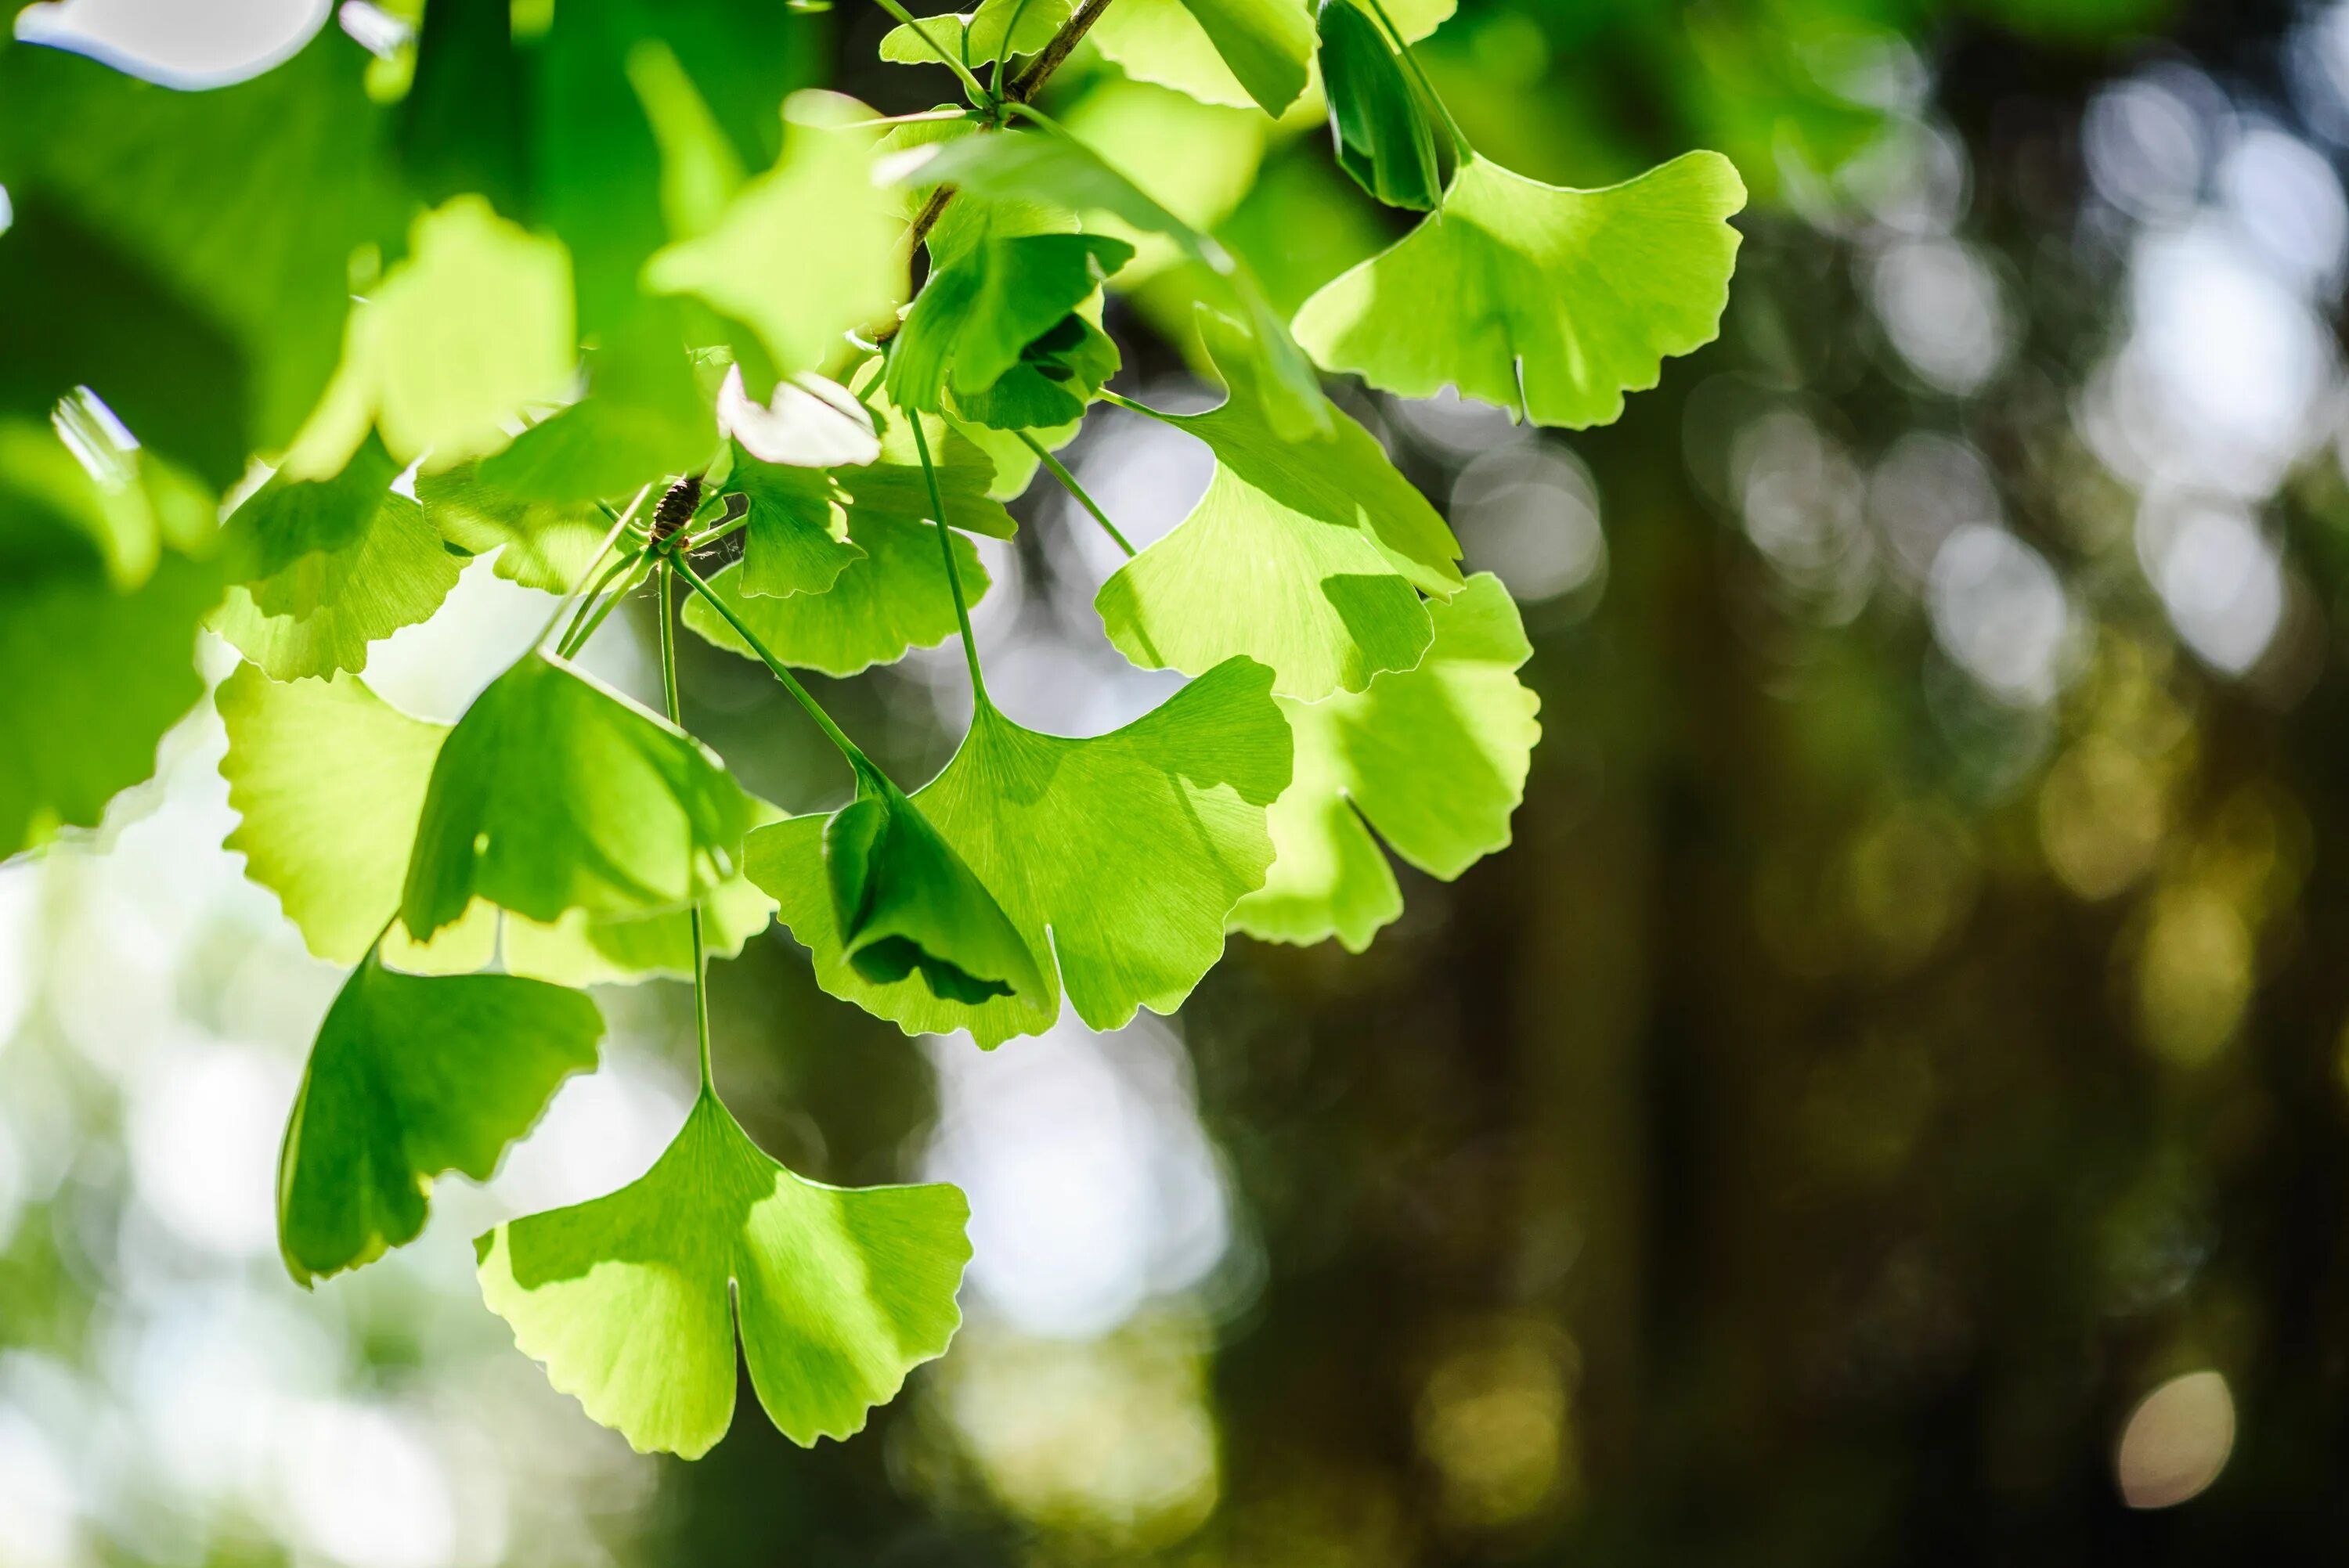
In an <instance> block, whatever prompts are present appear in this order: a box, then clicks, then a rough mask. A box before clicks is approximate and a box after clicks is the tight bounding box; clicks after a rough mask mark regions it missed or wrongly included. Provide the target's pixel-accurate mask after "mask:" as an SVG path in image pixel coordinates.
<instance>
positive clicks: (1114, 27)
mask: <svg viewBox="0 0 2349 1568" xmlns="http://www.w3.org/2000/svg"><path fill="white" fill-rule="evenodd" d="M1453 4H1454V0H1389V3H1388V5H1387V7H1386V9H1387V15H1390V16H1392V18H1393V19H1394V24H1395V26H1398V27H1400V28H1402V35H1403V36H1404V37H1405V38H1407V39H1411V40H1413V41H1416V40H1418V39H1421V38H1424V37H1425V36H1428V35H1429V34H1430V33H1433V31H1435V29H1436V26H1438V24H1440V23H1442V22H1443V21H1444V18H1445V17H1447V16H1449V15H1452V11H1453ZM1290 10H1294V11H1296V12H1297V14H1298V15H1299V16H1302V17H1304V18H1305V19H1304V21H1303V23H1302V24H1301V27H1302V30H1301V32H1300V30H1299V29H1300V24H1299V23H1298V22H1296V21H1294V20H1292V19H1291V18H1290V16H1289V15H1288V11H1290ZM1088 36H1089V37H1090V38H1091V40H1092V42H1093V44H1094V45H1095V46H1097V47H1099V48H1100V50H1101V52H1102V54H1104V55H1106V56H1108V57H1110V58H1111V59H1112V60H1114V61H1116V62H1117V64H1118V66H1119V67H1120V68H1121V69H1123V71H1124V72H1125V74H1126V75H1128V76H1130V77H1133V78H1134V79H1136V80H1137V81H1144V82H1153V83H1155V84H1156V85H1158V86H1160V87H1165V88H1174V90H1175V91H1177V92H1181V93H1187V94H1189V95H1190V96H1191V97H1193V98H1197V99H1198V100H1200V101H1201V102H1202V103H1211V104H1224V105H1227V106H1229V107H1231V108H1243V107H1245V106H1247V105H1248V104H1251V103H1253V104H1256V105H1257V106H1259V107H1261V108H1263V109H1264V110H1265V112H1266V113H1268V114H1278V113H1279V112H1280V111H1281V110H1282V109H1283V108H1287V107H1288V104H1289V103H1290V102H1291V101H1293V100H1294V99H1295V98H1296V97H1297V95H1298V92H1299V90H1300V89H1301V88H1303V87H1304V85H1305V82H1306V79H1307V77H1308V75H1309V65H1310V63H1311V60H1312V55H1313V26H1312V19H1311V17H1310V15H1308V14H1307V12H1306V8H1305V6H1304V5H1301V4H1300V5H1296V6H1285V5H1282V4H1281V0H1118V3H1117V4H1116V5H1113V6H1112V7H1111V8H1110V9H1109V10H1107V11H1104V12H1103V13H1102V18H1101V20H1100V21H1099V22H1096V23H1095V24H1093V29H1092V33H1091V34H1089V35H1088ZM1292 82H1293V83H1294V84H1295V85H1294V86H1291V85H1290V84H1291V83H1292Z"/></svg>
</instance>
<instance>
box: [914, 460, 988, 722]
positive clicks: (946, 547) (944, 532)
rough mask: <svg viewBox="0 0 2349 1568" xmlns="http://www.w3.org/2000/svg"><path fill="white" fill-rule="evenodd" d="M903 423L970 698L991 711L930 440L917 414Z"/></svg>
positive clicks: (952, 534)
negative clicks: (940, 560) (949, 597)
mask: <svg viewBox="0 0 2349 1568" xmlns="http://www.w3.org/2000/svg"><path fill="white" fill-rule="evenodd" d="M905 422H906V424H908V425H910V426H911V427H912V428H913V431H914V451H915V453H916V455H917V456H919V457H920V459H922V482H923V483H924V484H926V485H927V486H928V487H929V491H930V511H931V513H932V516H931V518H930V521H931V522H932V523H933V524H935V525H936V528H937V531H938V548H939V549H940V550H942V551H944V552H946V558H947V590H948V591H949V592H951V593H953V594H954V607H955V621H956V622H957V624H959V625H960V626H961V627H962V657H963V663H965V664H967V665H969V666H970V695H971V698H972V700H973V701H975V702H977V703H978V705H979V706H980V707H994V706H995V705H994V704H993V703H990V702H988V699H987V677H986V676H983V675H981V674H980V673H979V669H978V638H977V637H974V636H973V635H971V631H970V606H969V605H968V604H967V603H964V601H963V596H962V572H961V569H960V568H958V567H957V566H956V565H955V556H954V533H953V531H951V530H949V529H948V528H947V503H946V500H945V498H944V497H943V496H941V495H940V494H939V493H938V473H937V469H935V468H933V467H932V466H931V464H930V440H929V438H928V437H927V436H925V435H924V434H923V433H922V417H921V416H920V415H919V414H913V415H909V416H908V417H907V418H906V420H905Z"/></svg>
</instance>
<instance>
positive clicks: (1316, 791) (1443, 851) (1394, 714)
mask: <svg viewBox="0 0 2349 1568" xmlns="http://www.w3.org/2000/svg"><path fill="white" fill-rule="evenodd" d="M1431 609H1432V612H1433V616H1434V621H1435V640H1434V641H1433V643H1432V644H1431V645H1429V647H1428V650H1427V656H1426V657H1425V658H1424V659H1423V660H1421V661H1420V663H1419V665H1418V667H1417V668H1415V669H1410V670H1398V671H1391V672H1389V673H1387V674H1385V675H1381V676H1379V677H1378V678H1377V679H1375V680H1373V681H1371V684H1370V686H1369V687H1368V688H1367V689H1366V690H1363V691H1361V692H1358V693H1356V692H1340V693H1339V694H1337V695H1336V696H1330V697H1328V698H1325V699H1324V700H1322V701H1320V702H1298V701H1295V700H1294V699H1291V698H1287V697H1284V698H1282V699H1281V704H1280V707H1281V711H1282V712H1283V713H1284V714H1286V715H1288V725H1289V728H1290V730H1291V731H1292V732H1294V734H1295V735H1296V738H1297V776H1296V778H1295V779H1294V780H1293V781H1291V783H1290V784H1289V786H1288V789H1287V790H1286V791H1284V792H1283V793H1282V795H1281V797H1280V799H1278V801H1276V802H1274V804H1273V808H1272V811H1271V814H1270V815H1269V816H1268V818H1267V819H1266V820H1267V821H1268V823H1269V825H1270V827H1271V829H1272V841H1273V847H1274V848H1275V850H1276V851H1278V858H1277V859H1276V860H1275V861H1273V864H1272V871H1271V873H1270V874H1269V875H1268V876H1267V877H1266V878H1265V883H1264V886H1263V887H1262V888H1260V889H1258V890H1257V892H1252V893H1250V894H1248V895H1247V897H1246V898H1244V899H1242V900H1240V902H1239V906H1238V907H1237V909H1235V910H1233V912H1232V920H1231V925H1232V929H1233V930H1235V931H1245V932H1247V934H1250V935H1252V936H1257V937H1262V938H1264V939H1266V940H1268V941H1273V942H1296V943H1312V942H1319V941H1321V940H1323V939H1324V938H1326V937H1330V936H1333V935H1334V936H1335V937H1337V938H1338V940H1339V941H1340V943H1342V944H1345V946H1346V949H1347V950H1348V951H1349V952H1352V953H1360V952H1361V951H1362V950H1363V949H1364V948H1365V947H1368V946H1369V945H1370V943H1371V937H1372V936H1373V935H1375V934H1377V933H1378V930H1379V928H1380V927H1381V926H1382V925H1385V924H1386V923H1388V922H1390V921H1392V920H1393V919H1394V918H1395V916H1397V915H1398V914H1401V913H1402V892H1401V891H1400V890H1399V889H1398V888H1397V887H1396V885H1395V879H1394V872H1392V870H1391V869H1389V867H1388V865H1387V861H1386V856H1385V854H1384V853H1382V852H1381V850H1380V848H1379V844H1380V841H1384V842H1385V843H1386V845H1387V846H1388V848H1390V849H1392V850H1393V851H1394V852H1395V853H1397V854H1399V855H1401V856H1402V858H1403V859H1404V860H1406V861H1410V862H1411V863H1412V864H1413V865H1414V866H1417V867H1418V868H1419V869H1420V870H1422V871H1423V872H1427V873H1428V874H1429V875H1431V876H1437V877H1442V878H1444V880H1445V881H1447V882H1448V881H1450V880H1451V879H1452V878H1454V877H1456V876H1458V875H1459V874H1460V873H1461V872H1464V871H1465V870H1467V869H1468V867H1469V866H1471V865H1473V864H1475V861H1477V860H1478V859H1479V858H1481V857H1483V856H1485V855H1487V854H1490V853H1492V852H1493V851H1495V850H1498V849H1501V848H1503V847H1505V846H1506V844H1507V843H1508V841H1509V817H1510V814H1511V813H1512V812H1514V811H1515V810H1516V808H1517V803H1518V801H1519V800H1521V799H1524V796H1525V787H1526V766H1527V764H1528V763H1529V762H1530V761H1531V759H1532V756H1533V748H1534V743H1535V742H1536V741H1537V740H1539V739H1540V738H1541V725H1540V724H1539V723H1538V722H1537V720H1536V719H1535V717H1534V715H1535V714H1536V713H1537V711H1539V709H1540V707H1541V701H1540V699H1539V698H1538V697H1537V696H1534V694H1533V693H1532V692H1530V691H1527V690H1526V688H1525V686H1523V685H1522V684H1521V683H1520V682H1519V681H1518V680H1517V677H1516V669H1517V666H1519V665H1522V664H1524V663H1525V662H1526V659H1527V658H1528V657H1530V656H1531V655H1532V652H1533V649H1532V647H1531V646H1530V645H1528V644H1527V643H1526V634H1525V630H1524V628H1523V626H1522V625H1521V624H1519V622H1518V619H1517V607H1516V604H1515V603H1513V602H1512V601H1511V600H1510V598H1509V593H1508V590H1507V589H1506V588H1504V587H1502V586H1501V582H1500V579H1498V578H1496V577H1495V576H1493V575H1492V574H1491V573H1478V574H1477V575H1475V576H1474V577H1471V578H1470V579H1469V580H1468V585H1467V587H1466V588H1464V590H1462V591H1461V592H1460V593H1456V594H1454V596H1453V597H1452V598H1451V599H1450V600H1449V601H1448V602H1445V603H1437V604H1435V605H1433V606H1432V607H1431ZM1373 833H1375V834H1376V837H1375V838H1374V837H1373V836H1372V835H1373Z"/></svg>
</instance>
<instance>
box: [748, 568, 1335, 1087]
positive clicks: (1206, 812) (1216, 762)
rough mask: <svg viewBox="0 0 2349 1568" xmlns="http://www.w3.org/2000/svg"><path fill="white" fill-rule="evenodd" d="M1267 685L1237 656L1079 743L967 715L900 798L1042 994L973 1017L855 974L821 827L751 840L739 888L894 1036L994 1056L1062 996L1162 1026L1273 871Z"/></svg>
mask: <svg viewBox="0 0 2349 1568" xmlns="http://www.w3.org/2000/svg"><path fill="white" fill-rule="evenodd" d="M788 602H789V601H786V603H788ZM1270 686H1271V675H1270V672H1269V671H1268V670H1266V669H1265V668H1264V667H1263V666H1262V665H1255V664H1251V663H1249V662H1248V661H1247V660H1245V659H1235V660H1233V661H1231V662H1230V663H1229V664H1226V665H1221V666H1219V667H1217V668H1216V669H1215V670H1214V671H1212V672H1210V673H1209V674H1207V675H1206V676H1203V677H1201V678H1200V679H1198V680H1196V681H1194V682H1192V683H1191V684H1190V685H1189V686H1185V688H1184V689H1183V690H1182V691H1180V692H1178V693H1176V694H1175V695H1174V697H1173V698H1171V699H1170V700H1168V701H1167V702H1166V703H1165V704H1164V706H1162V707H1159V708H1158V709H1157V710H1156V711H1154V712H1153V713H1150V714H1148V715H1146V716H1144V717H1142V718H1139V719H1137V720H1135V721H1134V722H1133V723H1132V724H1129V725H1127V726H1126V727H1124V728H1123V729H1120V730H1117V731H1114V732H1113V733H1112V734H1109V735H1104V736H1101V737H1098V738H1093V739H1090V740H1069V739H1063V738H1061V737H1059V736H1051V735H1040V734H1038V733H1036V732H1035V731H1034V730H1030V729H1024V728H1022V727H1019V725H1016V724H1014V723H1012V722H1011V721H1010V720H1009V719H1008V718H1005V717H1003V716H1002V715H1001V714H999V713H998V712H997V711H995V709H994V707H992V706H991V705H989V704H987V703H984V702H982V703H980V704H979V705H978V710H977V714H976V717H974V718H973V720H972V723H971V730H970V734H969V735H968V737H967V738H965V739H964V741H963V744H962V748H961V749H960V750H958V751H957V752H956V753H955V756H954V758H953V760H952V761H950V762H948V763H947V766H946V768H945V769H944V770H943V771H942V772H940V773H939V775H938V776H937V777H936V779H932V780H931V781H930V782H929V784H927V785H926V786H925V787H924V788H923V789H920V790H917V791H916V793H915V796H914V799H915V800H916V803H917V804H919V805H920V807H921V808H922V810H923V811H924V812H925V813H926V815H927V817H928V819H929V820H930V821H931V822H932V823H933V824H935V825H936V829H937V830H938V832H939V834H940V835H941V836H942V837H943V838H944V839H945V840H946V841H947V843H948V844H950V845H952V846H953V847H954V849H955V850H956V851H957V853H959V854H960V855H961V856H962V859H963V861H964V863H966V864H967V865H968V866H969V867H970V869H971V870H972V871H973V872H976V873H977V874H978V879H979V881H980V882H982V883H983V884H985V886H986V887H987V889H988V891H989V892H992V893H993V894H994V896H995V899H996V901H997V902H998V903H999V904H1001V905H1002V907H1003V910H1004V913H1007V914H1009V916H1010V917H1011V922H1012V924H1013V925H1014V926H1015V927H1016V928H1017V929H1018V930H1019V934H1020V936H1021V937H1022V938H1023V939H1024V940H1025V941H1026V943H1027V944H1028V947H1029V950H1030V952H1032V953H1033V954H1036V955H1037V956H1038V957H1039V958H1040V959H1041V958H1044V957H1045V956H1046V955H1050V958H1051V959H1052V960H1053V961H1054V962H1053V965H1050V966H1048V967H1047V971H1046V974H1045V980H1046V982H1047V988H1046V989H1045V991H1044V992H1043V994H1042V995H1041V996H1040V997H1036V996H1030V995H1012V996H999V997H996V998H993V999H991V1000H988V1001H987V1002H984V1003H981V1004H978V1005H976V1006H973V1005H971V1004H968V1003H965V1002H959V1001H954V1000H950V999H948V998H946V997H942V996H939V995H936V993H935V992H933V991H932V990H931V988H930V987H929V986H927V985H924V984H923V983H922V982H921V981H920V980H919V979H917V978H910V977H909V978H906V979H903V980H899V981H896V982H895V983H890V984H876V983H874V981H873V980H872V979H871V978H869V977H868V976H866V975H862V974H860V973H858V972H857V970H856V968H855V967H854V965H852V964H851V963H850V962H849V960H848V958H847V955H846V953H845V950H844V945H843V940H842V934H841V927H840V923H839V917H838V914H837V912H836V910H835V908H834V904H833V896H832V892H831V887H830V882H829V881H828V878H827V875H826V872H825V865H824V853H823V836H824V832H825V823H826V820H827V819H824V818H822V817H813V816H810V817H795V818H792V820H789V821H784V822H779V823H776V824H775V825H774V826H772V827H769V828H761V830H758V831H757V832H756V833H753V834H752V835H751V836H750V841H749V849H748V854H749V857H750V860H749V869H750V876H751V880H752V881H754V882H757V883H758V884H759V885H760V886H761V887H762V888H764V889H766V890H767V892H769V893H771V894H772V895H773V896H774V898H775V900H776V902H777V903H778V904H779V905H780V906H781V917H782V920H783V922H784V923H785V924H787V925H789V926H790V927H791V929H792V935H793V936H795V937H797V938H798V939H799V940H800V942H801V943H802V944H805V945H806V946H807V948H808V949H809V950H810V951H811V952H812V954H814V956H815V973H816V980H817V983H818V984H819V985H823V988H824V989H825V990H827V991H829V992H831V993H832V994H833V995H835V996H842V997H845V998H847V999H848V1000H850V1001H852V1002H854V1003H856V1004H857V1005H858V1006H862V1007H863V1008H864V1009H865V1010H866V1011H867V1012H870V1013H873V1014H875V1015H877V1016H881V1017H884V1018H889V1019H892V1020H894V1021H895V1022H896V1023H897V1024H898V1025H899V1026H901V1027H903V1028H904V1029H905V1032H906V1033H908V1034H930V1033H937V1034H943V1033H947V1032H949V1031H951V1030H954V1029H968V1030H969V1031H970V1033H971V1037H972V1038H974V1039H975V1040H977V1041H978V1043H979V1044H980V1045H981V1046H989V1047H991V1046H995V1045H999V1044H1000V1043H1001V1042H1002V1041H1004V1040H1007V1039H1009V1038H1011V1037H1013V1036H1015V1035H1029V1034H1035V1033H1038V1032H1040V1031H1041V1030H1043V1029H1046V1028H1049V1027H1050V1026H1051V1023H1052V1021H1053V1019H1054V1018H1056V1017H1058V1016H1060V1010H1061V991H1062V990H1063V989H1065V990H1066V992H1067V994H1068V997H1069V1001H1070V1002H1071V1005H1072V1006H1075V1008H1076V1010H1077V1015H1078V1016H1080V1017H1081V1018H1082V1019H1083V1020H1084V1021H1085V1022H1086V1023H1087V1024H1088V1025H1090V1026H1092V1027H1093V1028H1096V1029H1113V1028H1117V1027H1119V1026H1122V1025H1123V1024H1125V1023H1126V1022H1128V1021H1129V1020H1130V1019H1132V1018H1133V1014H1134V1011H1135V1009H1136V1008H1139V1007H1148V1008H1150V1009H1151V1010H1152V1011H1153V1012H1157V1013H1171V1012H1173V1011H1174V1009H1175V1008H1176V1007H1178V1006H1181V1005H1182V1001H1183V998H1184V997H1185V996H1186V995H1189V994H1190V991H1191V988H1192V987H1193V986H1194V985H1197V984H1198V982H1199V977H1200V976H1201V975H1204V974H1206V972H1207V970H1208V968H1209V967H1210V966H1212V965H1214V963H1215V962H1216V958H1217V957H1218V956H1219V955H1221V954H1222V952H1223V948H1224V922H1225V920H1226V917H1227V916H1228V915H1229V914H1230V913H1231V909H1232V906H1233V905H1234V904H1235V903H1237V902H1238V901H1239V899H1240V897H1241V895H1242V894H1244V893H1247V892H1250V891H1252V890H1254V889H1255V888H1257V887H1258V886H1260V885H1261V884H1262V882H1263V881H1264V873H1265V868H1266V866H1268V864H1269V863H1270V862H1271V859H1272V841H1271V839H1270V837H1269V835H1268V833H1267V832H1266V830H1265V822H1264V816H1265V808H1266V806H1268V804H1269V803H1270V802H1271V801H1272V800H1273V799H1275V798H1277V797H1278V795H1279V794H1280V792H1281V790H1282V789H1286V788H1287V787H1288V778H1289V761H1288V756H1289V738H1288V725H1287V723H1286V721H1284V720H1283V719H1282V718H1281V717H1280V711H1279V709H1278V707H1275V706H1274V704H1273V702H1272V700H1271V696H1270Z"/></svg>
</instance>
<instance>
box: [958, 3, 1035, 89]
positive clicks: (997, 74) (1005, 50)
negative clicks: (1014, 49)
mask: <svg viewBox="0 0 2349 1568" xmlns="http://www.w3.org/2000/svg"><path fill="white" fill-rule="evenodd" d="M1028 5H1029V0H1019V4H1018V5H1014V6H1012V7H1011V20H1010V21H1009V22H1007V23H1005V24H1004V25H1003V37H1002V39H1001V40H1000V41H999V43H997V45H996V46H995V69H994V70H993V72H991V73H990V74H989V76H988V81H990V82H991V83H992V84H993V85H994V88H995V90H996V91H997V92H998V93H1000V92H1002V91H1003V62H1004V61H1005V60H1007V59H1009V57H1010V56H1011V35H1012V34H1014V33H1017V32H1018V31H1019V19H1020V18H1021V17H1023V16H1025V15H1028ZM963 36H964V37H966V38H968V37H969V36H970V35H969V34H968V33H965V34H964V35H963Z"/></svg>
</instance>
